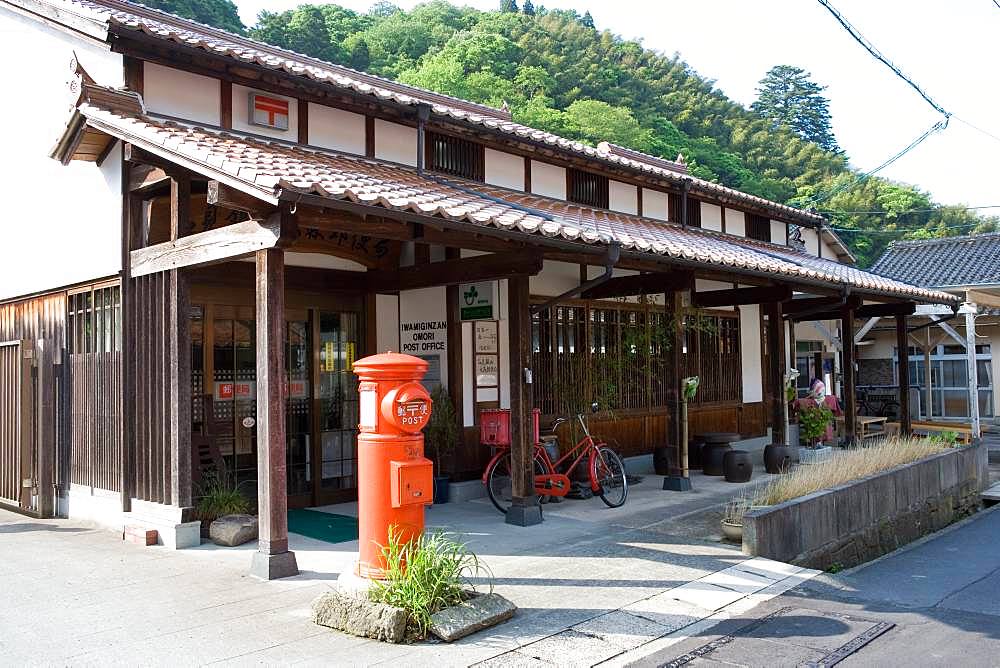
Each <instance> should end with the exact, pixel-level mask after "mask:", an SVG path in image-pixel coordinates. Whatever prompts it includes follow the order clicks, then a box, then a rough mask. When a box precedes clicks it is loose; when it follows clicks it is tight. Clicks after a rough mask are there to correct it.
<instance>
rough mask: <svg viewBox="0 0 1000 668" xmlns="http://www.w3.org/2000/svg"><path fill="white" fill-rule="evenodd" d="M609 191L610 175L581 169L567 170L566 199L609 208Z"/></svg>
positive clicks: (599, 207)
mask: <svg viewBox="0 0 1000 668" xmlns="http://www.w3.org/2000/svg"><path fill="white" fill-rule="evenodd" d="M609 193H610V186H609V185H608V177H606V176H601V175H600V174H593V173H591V172H583V171H580V170H579V169H572V168H570V169H567V170H566V199H567V200H569V201H570V202H575V203H576V204H583V205H585V206H592V207H595V208H598V209H607V208H608V200H609Z"/></svg>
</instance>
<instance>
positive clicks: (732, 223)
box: [726, 209, 747, 237]
mask: <svg viewBox="0 0 1000 668" xmlns="http://www.w3.org/2000/svg"><path fill="white" fill-rule="evenodd" d="M726 234H733V235H736V236H738V237H745V236H746V235H747V219H746V216H745V215H743V212H742V211H733V210H732V209H726Z"/></svg>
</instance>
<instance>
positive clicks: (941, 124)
mask: <svg viewBox="0 0 1000 668" xmlns="http://www.w3.org/2000/svg"><path fill="white" fill-rule="evenodd" d="M820 2H823V0H820ZM947 127H948V117H947V116H946V117H945V118H944V119H943V120H940V121H938V122H937V123H935V124H934V125H932V126H931V127H930V128H928V129H927V130H926V131H925V132H924V133H923V134H922V135H920V136H919V137H917V138H916V139H914V140H913V141H912V142H910V143H909V145H908V146H907V147H906V148H904V149H903V150H902V151H900V152H899V153H896V154H895V155H894V156H892V157H891V158H889V159H888V160H886V161H885V162H883V163H882V164H881V165H879V166H878V167H876V168H875V169H873V170H871V171H868V172H865V173H864V174H860V175H859V176H857V177H856V178H855V179H854V180H853V181H849V182H848V183H844V184H841V185H839V186H837V187H836V188H833V189H832V190H829V191H828V192H826V193H825V194H823V195H815V196H813V197H812V198H810V199H809V200H808V201H807V202H806V204H807V205H809V206H813V205H815V204H819V203H820V202H825V201H826V200H828V199H830V198H831V197H833V196H834V195H837V194H840V193H842V192H844V191H845V190H850V189H851V188H853V187H854V186H856V185H858V184H860V183H861V182H862V181H865V180H867V179H868V178H870V177H872V176H874V175H875V174H876V173H878V172H880V171H882V170H883V169H885V168H886V167H888V166H889V165H891V164H892V163H894V162H896V161H897V160H899V159H900V158H902V157H903V156H904V155H906V154H907V153H909V152H910V151H912V150H913V149H915V148H916V147H917V146H919V145H920V144H921V143H923V141H924V140H925V139H927V138H928V137H930V136H931V135H932V134H934V133H935V132H940V131H941V130H944V129H945V128H947Z"/></svg>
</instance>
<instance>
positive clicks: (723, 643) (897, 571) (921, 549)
mask: <svg viewBox="0 0 1000 668" xmlns="http://www.w3.org/2000/svg"><path fill="white" fill-rule="evenodd" d="M637 665H642V666H690V667H692V668H694V667H699V668H701V667H708V666H733V665H737V666H769V667H772V666H832V665H840V666H845V667H846V666H866V667H868V666H949V667H952V666H963V667H973V666H1000V506H998V507H996V508H994V509H990V510H987V511H983V512H981V513H978V514H977V515H975V516H973V517H972V518H970V519H968V520H966V521H965V522H963V523H961V524H958V525H954V526H952V527H950V528H948V529H945V530H944V531H942V532H939V533H938V534H935V535H934V536H931V537H929V538H927V539H924V540H923V541H921V542H919V543H915V544H914V545H911V546H909V547H908V548H904V549H902V550H898V551H896V552H894V553H892V554H890V555H888V556H886V557H883V558H882V559H880V560H877V561H874V562H872V563H870V564H867V565H866V566H862V567H859V568H857V569H853V570H851V571H845V572H844V573H840V574H837V575H824V576H821V577H818V578H815V579H813V580H810V581H808V582H806V583H804V584H802V585H800V586H799V587H796V588H795V589H792V590H790V591H789V592H787V593H786V594H785V595H783V596H779V597H777V598H774V599H772V600H771V601H768V602H767V603H765V604H763V605H761V606H758V607H757V608H754V609H753V610H752V611H750V612H749V613H747V614H746V615H745V616H742V617H740V618H737V619H732V620H727V621H725V622H723V623H722V624H720V625H718V626H716V627H714V628H712V629H710V630H709V631H706V632H705V633H704V634H701V635H698V636H695V637H692V638H690V639H688V640H686V641H684V642H682V643H679V644H677V645H674V646H672V647H670V648H668V649H666V650H664V651H661V652H659V653H657V654H654V655H651V656H649V657H647V658H646V659H644V660H643V661H641V662H640V663H639V664H637Z"/></svg>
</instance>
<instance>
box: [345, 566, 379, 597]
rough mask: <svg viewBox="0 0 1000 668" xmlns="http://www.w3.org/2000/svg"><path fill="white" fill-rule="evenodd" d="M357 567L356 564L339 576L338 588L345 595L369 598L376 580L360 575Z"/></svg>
mask: <svg viewBox="0 0 1000 668" xmlns="http://www.w3.org/2000/svg"><path fill="white" fill-rule="evenodd" d="M357 568H358V566H357V564H355V565H354V567H353V568H352V569H351V570H349V571H344V572H343V573H341V574H340V575H338V576H337V590H338V591H339V592H340V593H342V594H344V595H345V596H353V597H354V598H363V599H367V598H368V590H369V589H371V588H372V584H373V582H374V580H372V579H371V578H366V577H363V576H361V575H358V574H357V572H356V571H357Z"/></svg>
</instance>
